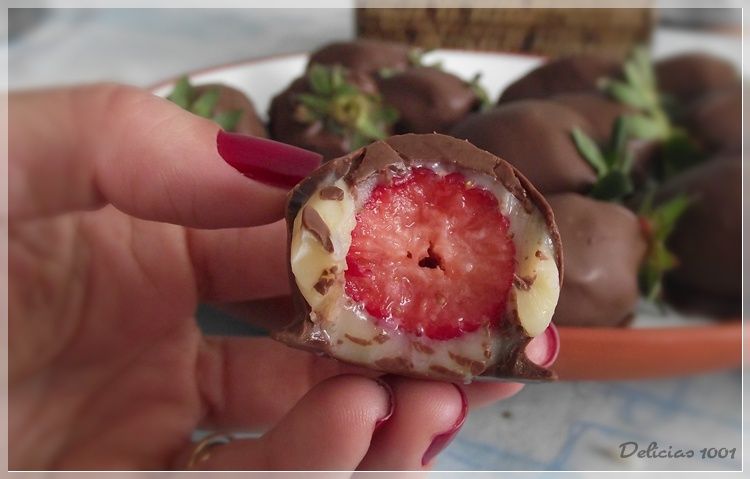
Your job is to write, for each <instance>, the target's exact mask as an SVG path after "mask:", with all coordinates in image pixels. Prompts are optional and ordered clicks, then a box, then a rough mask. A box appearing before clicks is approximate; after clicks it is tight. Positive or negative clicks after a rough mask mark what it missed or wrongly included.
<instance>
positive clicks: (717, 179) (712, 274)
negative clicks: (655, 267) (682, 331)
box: [657, 160, 742, 312]
mask: <svg viewBox="0 0 750 479" xmlns="http://www.w3.org/2000/svg"><path fill="white" fill-rule="evenodd" d="M680 193H684V194H687V195H688V196H689V197H690V198H692V199H693V201H694V202H693V204H692V205H691V206H690V207H689V208H688V210H687V211H686V212H685V214H684V215H683V216H682V217H680V219H679V221H678V223H677V225H676V227H675V229H674V231H673V232H672V235H671V236H670V238H669V243H668V246H669V248H670V251H672V253H674V254H675V255H676V256H677V259H678V260H679V265H678V266H677V268H676V269H675V270H673V271H672V272H670V273H669V274H668V276H667V281H668V284H669V286H670V288H671V289H672V290H673V291H675V290H677V291H679V290H682V291H685V292H690V294H699V295H700V294H702V295H705V296H710V297H712V299H716V300H718V301H719V302H724V303H731V304H735V305H737V309H739V299H740V295H741V294H742V215H741V212H742V162H740V161H719V160H717V161H708V162H706V163H704V164H702V165H700V166H698V167H695V168H693V169H691V170H688V171H686V172H685V173H683V174H681V175H679V176H676V177H674V178H673V179H671V180H670V181H669V182H667V183H666V184H665V185H664V186H663V187H662V189H661V190H660V191H659V193H658V196H657V200H660V201H665V200H668V199H669V198H672V197H674V196H675V195H677V194H680ZM708 311H709V312H710V308H709V309H708Z"/></svg>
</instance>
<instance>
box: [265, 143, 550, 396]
mask: <svg viewBox="0 0 750 479" xmlns="http://www.w3.org/2000/svg"><path fill="white" fill-rule="evenodd" d="M287 224H288V231H289V252H290V277H291V287H292V294H293V296H294V299H295V305H296V309H297V315H296V317H295V319H294V321H293V322H292V323H291V324H289V325H288V326H287V327H286V328H285V329H284V330H282V331H279V332H277V333H275V338H276V339H278V340H281V341H283V342H285V343H287V344H289V345H292V346H295V347H300V348H305V349H309V350H312V351H316V352H320V353H323V354H326V355H328V356H331V357H334V358H337V359H339V360H342V361H345V362H348V363H352V364H358V365H363V366H367V367H370V368H373V369H377V370H380V371H384V372H390V373H397V374H404V375H409V376H415V377H426V378H434V379H442V380H451V381H470V380H472V379H473V378H475V377H483V378H492V377H496V378H512V379H518V380H544V379H551V378H553V377H554V374H553V373H552V372H551V371H549V370H547V369H545V368H544V367H543V366H538V365H536V364H534V363H533V362H531V361H530V360H529V359H528V357H526V355H525V352H524V350H525V347H526V345H527V344H528V343H529V341H530V340H531V338H532V337H534V336H538V335H541V334H543V333H545V331H547V329H548V326H549V324H550V320H551V317H552V314H553V312H554V309H555V304H556V303H557V298H558V294H559V288H560V277H561V274H562V257H561V255H562V251H561V247H560V241H559V235H558V233H557V228H556V226H555V223H554V219H553V216H552V212H551V210H550V208H549V206H548V205H547V203H546V201H545V200H544V198H543V197H542V196H541V195H540V194H539V193H538V192H537V191H536V189H535V188H534V187H533V186H532V185H531V183H529V181H528V180H526V178H524V177H523V176H522V175H520V174H519V173H518V172H517V171H516V170H515V169H514V168H513V167H511V166H510V165H509V164H508V163H506V162H505V161H503V160H501V159H499V158H497V157H496V156H494V155H492V154H490V153H488V152H486V151H482V150H480V149H478V148H476V147H474V146H473V145H471V144H470V143H468V142H465V141H461V140H457V139H455V138H451V137H448V136H444V135H439V134H427V135H414V134H409V135H402V136H394V137H391V138H388V139H386V140H383V141H377V142H375V143H372V144H370V145H368V146H365V147H363V148H361V149H359V150H357V151H355V152H353V153H351V154H349V155H346V156H343V157H340V158H337V159H334V160H331V161H329V162H328V163H326V164H324V165H323V166H322V167H321V168H319V169H318V170H316V171H315V172H313V174H312V175H311V176H310V177H308V178H307V179H305V180H304V181H302V182H301V183H300V184H299V185H297V187H296V188H294V190H292V191H291V193H290V195H289V200H288V207H287Z"/></svg>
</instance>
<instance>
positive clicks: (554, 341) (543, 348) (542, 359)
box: [526, 323, 560, 368]
mask: <svg viewBox="0 0 750 479" xmlns="http://www.w3.org/2000/svg"><path fill="white" fill-rule="evenodd" d="M558 354H560V333H559V332H558V331H557V327H555V325H554V324H552V323H550V325H549V326H548V327H547V329H546V330H545V331H544V332H543V333H542V334H540V335H539V336H537V337H535V338H534V339H532V340H531V342H530V343H529V345H528V346H526V356H527V357H528V358H529V359H530V360H532V361H533V362H535V363H536V364H538V365H539V366H541V367H543V368H548V367H550V366H552V364H553V363H554V362H555V360H556V359H557V355H558Z"/></svg>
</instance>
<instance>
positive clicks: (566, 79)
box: [498, 55, 620, 103]
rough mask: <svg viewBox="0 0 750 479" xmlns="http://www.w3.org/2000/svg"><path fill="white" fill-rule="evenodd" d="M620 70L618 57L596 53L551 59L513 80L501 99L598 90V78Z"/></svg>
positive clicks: (504, 101)
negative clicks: (611, 57)
mask: <svg viewBox="0 0 750 479" xmlns="http://www.w3.org/2000/svg"><path fill="white" fill-rule="evenodd" d="M619 72H620V64H619V63H618V62H617V61H614V60H611V59H608V58H604V57H599V56H595V55H576V56H569V57H563V58H558V59H555V60H551V61H548V62H546V63H544V64H543V65H541V66H539V67H537V68H535V69H533V70H532V71H530V72H529V73H527V74H526V75H524V76H523V77H521V78H519V79H518V80H516V81H514V82H513V83H511V84H510V85H509V86H508V87H507V88H506V89H505V90H504V91H503V93H502V95H501V96H500V100H498V103H507V102H511V101H517V100H524V99H529V98H547V97H550V96H552V95H557V94H560V93H573V92H582V91H587V92H591V91H597V90H598V87H597V81H598V80H599V79H600V78H603V77H613V76H616V75H618V74H619Z"/></svg>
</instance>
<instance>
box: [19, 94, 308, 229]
mask: <svg viewBox="0 0 750 479" xmlns="http://www.w3.org/2000/svg"><path fill="white" fill-rule="evenodd" d="M9 118H10V122H9V173H10V176H11V177H13V181H12V182H10V185H9V201H10V202H9V213H10V218H11V219H25V218H31V217H36V216H45V215H51V214H56V213H60V212H64V211H70V210H80V209H93V208H98V207H101V206H104V205H105V204H107V203H111V204H113V205H114V206H115V207H117V208H118V209H120V210H122V211H124V212H125V213H128V214H131V215H133V216H137V217H139V218H142V219H147V220H155V221H164V222H170V223H176V224H180V225H184V226H192V227H199V228H225V227H242V226H252V225H259V224H265V223H270V222H272V221H275V220H277V219H280V218H281V217H282V216H283V208H284V201H285V195H286V189H288V188H290V187H291V186H293V185H294V184H295V183H296V182H297V181H298V180H300V179H301V178H303V177H304V176H306V175H307V174H308V173H310V171H312V170H313V169H314V168H316V167H317V166H318V164H319V162H320V156H319V155H317V154H315V153H311V152H307V151H305V150H302V149H299V148H295V147H291V146H288V145H283V144H280V143H276V142H272V141H270V140H263V139H257V138H253V137H247V136H243V135H236V134H225V133H220V131H219V127H218V125H216V124H214V123H213V122H212V121H209V120H206V119H203V118H200V117H198V116H196V115H193V114H191V113H188V112H186V111H184V110H182V109H181V108H179V107H177V106H176V105H174V104H172V103H171V102H168V101H166V100H164V99H162V98H159V97H156V96H154V95H152V94H150V93H148V92H146V91H143V90H139V89H137V88H132V87H126V86H120V85H112V84H103V85H94V86H85V87H76V88H65V89H58V90H49V91H37V92H24V93H16V94H12V95H10V97H9ZM238 170H239V171H238ZM248 177H249V178H248Z"/></svg>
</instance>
